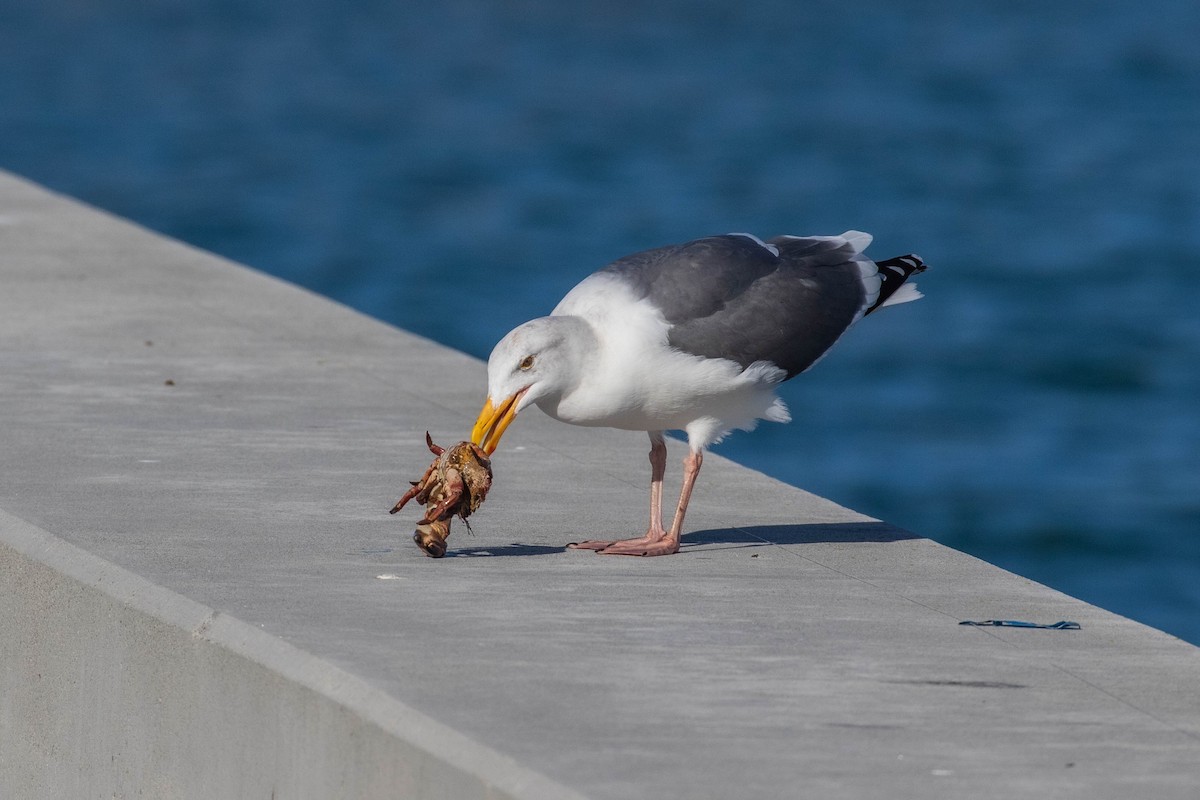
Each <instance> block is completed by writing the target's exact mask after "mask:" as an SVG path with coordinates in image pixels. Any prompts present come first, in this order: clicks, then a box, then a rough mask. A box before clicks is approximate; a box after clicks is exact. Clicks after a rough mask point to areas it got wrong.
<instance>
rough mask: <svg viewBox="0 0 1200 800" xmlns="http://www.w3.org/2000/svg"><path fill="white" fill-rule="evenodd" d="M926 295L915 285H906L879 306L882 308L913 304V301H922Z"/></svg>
mask: <svg viewBox="0 0 1200 800" xmlns="http://www.w3.org/2000/svg"><path fill="white" fill-rule="evenodd" d="M924 296H925V295H923V294H921V292H920V290H918V289H917V285H916V284H915V283H906V284H904V285H903V286H901V287H900V288H899V289H897V290H896V292H895V293H894V294H893V295H892V296H891V297H889V298H888V299H887V300H884V301H883V302H882V303H880V304H879V307H880V308H887V307H888V306H895V305H899V304H900V303H911V302H912V301H913V300H920V299H921V298H922V297H924Z"/></svg>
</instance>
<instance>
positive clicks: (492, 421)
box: [471, 389, 525, 456]
mask: <svg viewBox="0 0 1200 800" xmlns="http://www.w3.org/2000/svg"><path fill="white" fill-rule="evenodd" d="M523 394H525V390H524V389H522V390H521V391H519V392H517V393H516V394H512V395H509V396H508V397H506V398H505V399H504V402H502V403H501V404H500V405H498V406H495V405H492V398H490V397H489V398H488V400H487V402H486V403H484V404H483V410H482V411H480V412H479V419H477V420H475V427H474V429H472V431H471V441H472V442H473V443H475V444H477V445H479V446H480V447H482V448H483V452H485V453H487V454H488V455H489V456H490V455H491V454H492V453H494V452H495V451H496V447H497V446H498V445H499V444H500V437H501V436H503V435H504V432H505V431H506V430H508V426H509V425H511V424H512V421H513V420H514V419H516V418H517V401H518V400H520V399H521V395H523Z"/></svg>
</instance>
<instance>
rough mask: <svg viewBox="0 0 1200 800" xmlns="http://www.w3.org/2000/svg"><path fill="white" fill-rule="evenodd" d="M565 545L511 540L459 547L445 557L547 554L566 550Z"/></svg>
mask: <svg viewBox="0 0 1200 800" xmlns="http://www.w3.org/2000/svg"><path fill="white" fill-rule="evenodd" d="M566 549H567V547H566V545H563V546H562V547H550V546H548V545H544V544H521V543H519V542H511V543H509V544H498V545H492V546H490V547H460V548H458V549H457V550H451V551H449V552H448V553H446V558H459V557H463V558H494V557H497V556H548V555H551V554H553V553H563V552H566Z"/></svg>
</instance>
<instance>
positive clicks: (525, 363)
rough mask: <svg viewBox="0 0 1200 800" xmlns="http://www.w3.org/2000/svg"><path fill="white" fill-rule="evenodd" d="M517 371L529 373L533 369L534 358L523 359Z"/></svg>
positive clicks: (526, 357)
mask: <svg viewBox="0 0 1200 800" xmlns="http://www.w3.org/2000/svg"><path fill="white" fill-rule="evenodd" d="M517 369H519V370H521V372H528V371H529V370H531V369H533V356H525V357H524V358H522V359H521V363H520V364H518V365H517Z"/></svg>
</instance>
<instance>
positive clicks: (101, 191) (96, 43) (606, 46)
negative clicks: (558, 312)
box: [0, 0, 1200, 643]
mask: <svg viewBox="0 0 1200 800" xmlns="http://www.w3.org/2000/svg"><path fill="white" fill-rule="evenodd" d="M1198 35H1200V4H1197V3H1195V2H1194V0H1187V1H1186V2H1173V1H1172V0H1147V1H1146V2H1141V3H1136V4H1131V3H1123V2H1118V1H1117V0H1109V1H1108V2H1103V1H1100V2H1092V3H1087V4H1068V3H1045V2H1023V1H1021V0H1003V1H1002V2H1001V1H996V2H983V3H974V4H945V3H933V2H917V1H916V0H914V1H913V2H878V1H875V2H865V1H857V2H856V1H855V0H846V1H844V2H837V3H806V4H797V3H789V2H763V1H756V0H750V2H738V3H734V2H727V3H711V2H710V3H705V2H697V3H683V2H661V3H653V4H642V3H630V2H621V1H620V0H616V1H615V2H605V3H598V2H581V3H565V4H564V3H549V2H513V3H484V2H452V3H445V4H441V5H438V6H436V7H434V8H425V7H424V5H422V7H421V8H419V9H418V8H417V6H416V5H415V4H414V5H412V6H411V7H410V5H409V4H403V3H400V4H398V3H394V2H390V3H385V2H358V3H354V4H338V3H333V2H328V0H325V2H320V1H318V2H313V3H308V4H285V3H277V4H275V3H256V2H216V3H191V2H189V3H183V2H163V3H156V4H153V6H152V7H149V8H146V7H141V4H130V3H124V2H121V3H117V2H89V3H82V2H64V1H60V2H53V1H49V2H48V1H47V0H42V2H25V1H24V0H10V2H7V3H4V4H2V5H0V166H3V167H4V168H7V169H11V170H13V171H16V172H18V173H22V174H24V175H27V176H29V177H31V178H34V179H36V180H38V181H41V182H44V183H47V184H49V185H50V186H52V187H55V188H57V189H60V190H62V191H65V192H68V193H70V194H73V195H76V196H78V197H81V198H83V199H85V200H88V201H90V202H92V203H95V204H97V205H100V206H102V207H105V208H108V209H111V210H113V211H115V212H117V213H120V214H123V215H126V216H130V217H132V218H134V219H136V220H139V221H141V222H142V223H144V224H146V225H149V226H150V227H152V228H155V229H157V230H161V231H163V232H166V233H168V234H171V235H173V236H177V237H180V238H182V239H185V240H187V241H189V242H192V243H195V244H197V245H200V246H202V247H205V248H208V249H211V250H215V251H217V252H219V253H222V254H225V255H228V256H230V257H232V258H235V259H237V260H240V261H243V262H246V263H248V264H251V265H253V266H256V267H258V268H261V269H264V270H266V271H268V272H271V273H274V274H276V275H279V276H282V277H284V278H287V279H289V280H293V281H296V282H298V283H301V284H303V285H306V286H309V287H311V288H314V289H316V290H317V291H320V292H322V293H324V294H327V295H329V296H331V297H334V298H336V299H339V300H341V301H343V302H346V303H349V304H350V305H353V306H355V307H357V308H360V309H362V310H364V311H366V312H368V313H370V314H373V315H376V316H378V317H381V318H383V319H386V320H389V321H391V322H394V323H396V324H398V325H401V326H403V327H406V328H409V329H412V330H415V331H417V332H420V333H423V334H426V335H429V336H432V337H434V338H438V339H440V340H442V341H444V342H446V343H448V344H451V345H453V346H455V347H459V348H462V349H464V350H467V351H468V352H471V353H473V354H475V355H479V356H486V354H487V352H488V351H489V350H490V348H491V345H492V343H493V342H494V341H495V340H496V339H497V338H499V337H500V336H501V335H502V334H503V333H504V332H505V331H507V330H508V329H509V328H510V327H512V326H513V325H515V324H517V323H519V322H521V321H522V320H524V319H526V318H528V317H531V316H535V315H539V314H542V313H545V312H546V311H548V310H549V308H551V307H552V306H553V304H554V302H555V301H556V300H557V298H558V297H559V296H560V295H561V294H562V293H563V292H565V291H566V290H567V289H568V288H570V286H572V285H573V284H574V283H575V282H576V281H577V280H578V279H579V278H580V277H582V276H583V275H584V274H586V273H587V272H588V271H590V270H592V269H594V268H596V267H598V266H601V265H603V264H604V263H606V262H608V261H610V260H612V259H613V258H616V257H618V256H620V255H623V254H625V253H628V252H631V251H634V250H638V249H642V248H645V247H651V246H656V245H660V244H665V243H670V242H676V241H682V240H686V239H690V238H694V237H696V236H701V235H705V234H708V233H718V232H725V231H731V230H748V231H753V232H756V233H759V234H761V235H764V236H765V235H771V234H776V233H784V232H787V233H798V234H803V233H836V232H840V231H842V230H845V229H847V228H860V229H863V230H867V231H871V232H872V233H874V234H875V235H876V243H875V245H874V246H873V248H872V251H871V252H872V253H873V254H875V255H877V256H891V255H895V254H898V253H903V252H908V251H916V252H919V253H920V254H921V255H922V256H924V257H925V259H926V260H927V261H929V262H930V263H931V264H932V265H933V269H932V270H931V271H930V272H929V273H927V274H926V275H925V276H922V281H921V285H922V288H923V289H924V290H925V291H926V293H927V295H928V296H927V298H926V299H925V300H923V301H921V303H919V304H916V305H910V306H904V307H901V308H897V309H892V310H889V311H886V312H883V313H881V314H879V315H877V316H873V317H872V318H871V319H870V320H868V321H867V322H866V323H865V324H864V325H863V326H862V327H861V328H860V329H857V330H855V331H854V332H853V333H852V334H851V335H849V336H847V337H846V339H845V340H844V341H843V343H841V344H839V346H838V350H837V351H836V352H835V353H834V354H833V355H831V356H830V357H829V358H828V359H826V360H825V361H824V362H822V364H821V365H820V366H819V367H818V368H817V369H816V370H814V371H813V372H812V373H809V374H808V375H805V376H803V377H802V378H800V379H798V380H796V381H793V382H792V383H791V384H789V385H788V387H787V391H786V392H785V394H786V397H787V400H788V402H789V404H790V405H791V408H792V410H793V414H794V417H795V421H794V422H793V423H792V424H790V425H788V426H778V425H764V426H763V427H762V428H761V429H760V430H759V431H757V432H755V433H754V434H750V435H745V434H742V435H738V436H735V437H732V438H731V440H729V442H728V443H727V444H726V445H722V446H721V448H719V449H720V451H721V452H724V453H725V454H727V455H730V456H732V457H734V458H736V459H738V460H740V461H742V462H744V463H747V464H749V465H751V466H754V467H757V468H760V469H763V470H765V471H767V472H769V473H771V474H773V475H775V476H777V477H779V478H782V479H784V480H786V481H789V482H792V483H795V484H797V485H800V486H803V487H805V488H808V489H811V490H813V491H816V492H818V493H820V494H823V495H826V496H829V497H831V498H833V499H835V500H837V501H839V502H841V503H843V504H846V505H849V506H851V507H853V508H856V509H859V510H862V511H864V512H867V513H870V514H872V515H875V516H880V517H883V518H885V519H888V520H890V521H893V522H895V523H897V524H900V525H903V526H906V527H909V528H911V529H912V530H914V531H917V532H919V533H922V534H924V535H927V536H930V537H932V538H935V539H938V540H939V541H942V542H945V543H946V544H949V545H952V546H954V547H958V548H961V549H965V550H967V551H969V552H972V553H975V554H977V555H980V556H982V557H984V558H987V559H988V560H991V561H993V562H995V563H998V564H1000V565H1002V566H1005V567H1008V568H1010V569H1013V570H1015V571H1017V572H1020V573H1022V574H1025V575H1028V576H1030V577H1032V578H1035V579H1036V580H1039V581H1042V582H1045V583H1048V584H1050V585H1052V586H1055V587H1057V588H1060V589H1062V590H1064V591H1067V592H1069V593H1071V594H1074V595H1076V596H1079V597H1082V598H1084V599H1087V600H1089V601H1092V602H1095V603H1097V604H1099V605H1102V606H1105V607H1107V608H1111V609H1113V610H1116V611H1118V612H1120V613H1124V614H1127V615H1130V616H1133V617H1135V618H1137V619H1140V620H1143V621H1145V622H1148V623H1150V624H1152V625H1155V626H1158V627H1161V628H1163V629H1165V630H1168V631H1170V632H1173V633H1176V634H1177V635H1180V636H1182V637H1185V638H1187V639H1189V640H1191V641H1193V642H1198V643H1200V412H1198V411H1197V405H1198V402H1200V315H1198V314H1197V311H1196V306H1195V303H1194V301H1193V300H1192V296H1193V293H1194V289H1193V285H1194V282H1195V280H1196V277H1197V275H1198V274H1200V255H1198V254H1200V134H1198V133H1197V131H1200V48H1197V47H1196V45H1195V41H1196V39H1197V36H1198ZM450 304H457V305H459V306H460V307H463V308H465V309H466V311H467V312H468V315H469V316H476V317H477V320H478V321H477V322H476V323H474V324H472V325H470V326H467V325H462V326H459V327H454V326H451V327H446V326H444V325H443V324H442V323H441V321H440V318H439V314H440V312H441V311H442V310H443V309H444V308H446V307H447V306H448V305H450ZM481 391H482V387H481Z"/></svg>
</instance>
